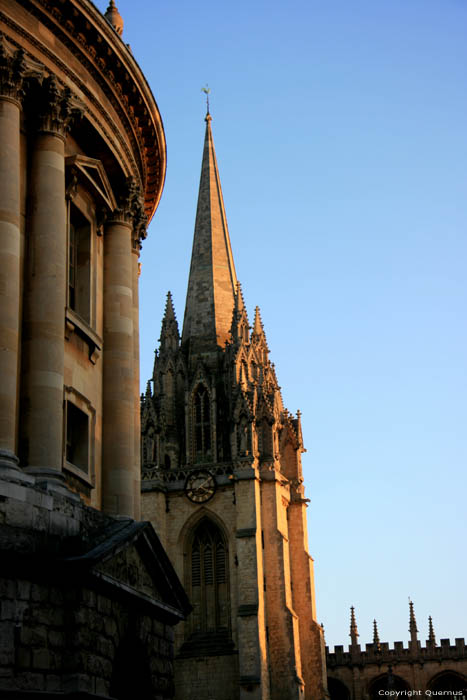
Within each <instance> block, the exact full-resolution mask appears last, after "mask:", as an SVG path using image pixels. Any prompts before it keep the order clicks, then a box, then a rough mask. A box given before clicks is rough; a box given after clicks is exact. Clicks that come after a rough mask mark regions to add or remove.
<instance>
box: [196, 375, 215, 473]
mask: <svg viewBox="0 0 467 700" xmlns="http://www.w3.org/2000/svg"><path fill="white" fill-rule="evenodd" d="M194 428H195V430H194V448H195V458H196V460H197V461H202V460H203V459H206V458H210V456H211V407H210V401H209V394H208V391H207V389H206V387H204V386H203V385H202V384H200V385H199V386H198V388H197V389H196V393H195V396H194Z"/></svg>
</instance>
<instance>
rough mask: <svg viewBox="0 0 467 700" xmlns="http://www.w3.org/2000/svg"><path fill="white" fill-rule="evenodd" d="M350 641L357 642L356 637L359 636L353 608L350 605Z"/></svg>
mask: <svg viewBox="0 0 467 700" xmlns="http://www.w3.org/2000/svg"><path fill="white" fill-rule="evenodd" d="M349 636H350V641H351V643H352V644H353V645H354V644H358V637H359V636H360V635H359V634H358V628H357V621H356V619H355V608H354V606H353V605H352V606H351V608H350V635H349Z"/></svg>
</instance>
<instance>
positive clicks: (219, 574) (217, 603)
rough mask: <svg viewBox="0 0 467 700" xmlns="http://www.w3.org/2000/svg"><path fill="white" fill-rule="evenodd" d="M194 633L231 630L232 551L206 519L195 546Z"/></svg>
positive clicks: (196, 531) (193, 575)
mask: <svg viewBox="0 0 467 700" xmlns="http://www.w3.org/2000/svg"><path fill="white" fill-rule="evenodd" d="M190 562H191V571H190V584H191V585H190V588H191V596H190V598H191V604H192V606H193V612H192V613H191V616H190V619H191V632H192V634H196V633H208V632H220V631H224V632H228V630H229V626H230V625H229V621H230V618H229V585H228V552H227V546H226V543H225V540H224V538H223V536H222V533H221V531H220V530H219V528H218V527H217V526H216V525H214V523H213V522H211V521H210V520H207V519H204V520H202V521H201V523H200V524H199V525H198V527H197V528H196V530H195V533H194V536H193V540H192V545H191V557H190Z"/></svg>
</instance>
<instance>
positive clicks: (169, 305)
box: [164, 292, 176, 321]
mask: <svg viewBox="0 0 467 700" xmlns="http://www.w3.org/2000/svg"><path fill="white" fill-rule="evenodd" d="M164 319H165V320H166V321H175V320H176V316H175V310H174V305H173V300H172V292H167V301H166V302H165V311H164Z"/></svg>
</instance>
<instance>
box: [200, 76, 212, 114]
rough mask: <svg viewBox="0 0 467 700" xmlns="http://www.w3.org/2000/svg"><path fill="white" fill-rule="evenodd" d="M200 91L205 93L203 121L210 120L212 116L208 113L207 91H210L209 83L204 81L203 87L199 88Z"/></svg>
mask: <svg viewBox="0 0 467 700" xmlns="http://www.w3.org/2000/svg"><path fill="white" fill-rule="evenodd" d="M201 92H204V94H205V95H206V116H205V118H204V119H205V121H207V122H209V121H211V119H212V117H211V115H210V114H209V93H210V92H211V88H210V87H209V85H208V84H207V83H206V85H205V86H204V87H202V88H201Z"/></svg>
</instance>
